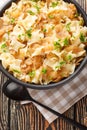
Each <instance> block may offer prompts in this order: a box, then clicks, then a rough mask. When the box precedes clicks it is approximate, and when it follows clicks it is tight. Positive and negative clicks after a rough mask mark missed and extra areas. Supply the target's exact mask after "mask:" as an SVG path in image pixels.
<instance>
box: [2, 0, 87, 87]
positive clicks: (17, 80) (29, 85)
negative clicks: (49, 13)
mask: <svg viewBox="0 0 87 130" xmlns="http://www.w3.org/2000/svg"><path fill="white" fill-rule="evenodd" d="M13 1H14V2H16V1H17V0H10V1H9V2H8V3H7V4H6V5H5V6H4V7H3V9H2V10H1V11H0V16H2V15H3V13H4V11H5V10H6V9H7V8H8V7H9V6H10V5H11V3H12V2H13ZM64 1H65V2H68V3H73V4H74V5H75V6H76V7H77V10H78V12H79V13H80V14H81V15H82V17H83V19H84V23H85V26H87V16H86V13H85V12H84V10H83V9H82V8H81V6H80V5H79V4H78V3H77V2H76V1H75V0H64ZM86 51H87V48H86ZM86 64H87V55H86V56H85V58H84V59H83V60H82V61H81V63H80V65H79V66H78V67H77V68H76V70H75V72H74V73H73V74H72V75H70V76H69V77H67V78H65V79H63V80H61V81H59V82H56V83H50V84H48V85H40V84H39V85H38V84H32V83H25V82H23V81H20V80H19V79H17V78H15V77H14V76H13V75H11V74H10V73H9V72H8V71H7V70H6V69H4V67H3V66H2V64H1V62H0V70H1V71H2V72H3V73H4V74H5V75H6V76H7V77H8V78H9V79H10V81H12V82H15V83H17V84H20V85H22V86H25V87H28V88H31V89H51V88H55V87H59V86H63V85H65V84H66V83H69V81H71V80H72V79H73V78H75V77H76V76H77V75H78V74H79V73H80V72H81V70H82V69H83V67H84V66H85V65H86Z"/></svg>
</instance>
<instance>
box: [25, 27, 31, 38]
mask: <svg viewBox="0 0 87 130" xmlns="http://www.w3.org/2000/svg"><path fill="white" fill-rule="evenodd" d="M31 31H32V29H31V28H30V29H29V30H27V31H26V34H27V36H28V37H29V38H31V37H32V32H31Z"/></svg>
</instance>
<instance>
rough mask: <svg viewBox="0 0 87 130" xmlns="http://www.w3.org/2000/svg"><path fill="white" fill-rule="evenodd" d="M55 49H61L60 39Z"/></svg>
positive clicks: (55, 44)
mask: <svg viewBox="0 0 87 130" xmlns="http://www.w3.org/2000/svg"><path fill="white" fill-rule="evenodd" d="M54 47H55V49H61V45H60V39H58V41H55V42H54Z"/></svg>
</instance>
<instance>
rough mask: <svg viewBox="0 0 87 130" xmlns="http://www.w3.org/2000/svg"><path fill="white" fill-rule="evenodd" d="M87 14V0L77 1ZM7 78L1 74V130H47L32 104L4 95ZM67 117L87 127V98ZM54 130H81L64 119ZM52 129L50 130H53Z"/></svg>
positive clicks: (71, 109) (57, 121) (59, 121)
mask: <svg viewBox="0 0 87 130" xmlns="http://www.w3.org/2000/svg"><path fill="white" fill-rule="evenodd" d="M77 2H78V3H79V4H80V5H81V6H82V8H84V10H85V11H86V13H87V0H77ZM6 80H7V78H6V77H5V76H4V75H3V74H2V73H1V72H0V130H47V127H48V126H49V123H48V122H47V121H46V120H45V119H44V117H43V116H42V115H41V113H40V112H39V111H38V110H37V108H36V107H35V106H34V105H33V104H32V103H31V104H26V105H21V104H20V103H19V102H15V101H13V100H10V99H8V98H7V97H6V96H4V95H3V93H2V86H3V84H4V82H5V81H6ZM65 115H66V116H68V117H70V118H72V119H74V120H76V121H78V122H80V123H82V124H84V125H86V126H87V96H85V97H84V98H83V99H81V100H80V101H79V102H78V103H76V104H75V105H74V106H72V107H71V108H70V109H69V110H68V111H66V112H65ZM50 128H51V129H52V130H79V129H76V128H74V127H73V126H71V125H70V124H68V123H66V122H65V121H64V120H62V119H56V120H55V121H54V122H53V123H51V124H50ZM51 129H50V130H51Z"/></svg>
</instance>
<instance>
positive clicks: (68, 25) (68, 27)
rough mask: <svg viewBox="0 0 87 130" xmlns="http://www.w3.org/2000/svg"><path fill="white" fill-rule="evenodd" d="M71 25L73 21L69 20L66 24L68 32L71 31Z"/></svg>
mask: <svg viewBox="0 0 87 130" xmlns="http://www.w3.org/2000/svg"><path fill="white" fill-rule="evenodd" d="M70 25H71V22H69V23H68V24H67V25H66V30H67V31H68V32H70Z"/></svg>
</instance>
